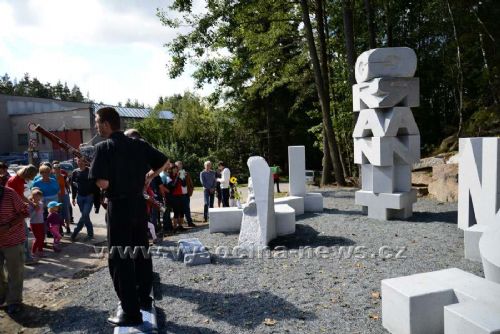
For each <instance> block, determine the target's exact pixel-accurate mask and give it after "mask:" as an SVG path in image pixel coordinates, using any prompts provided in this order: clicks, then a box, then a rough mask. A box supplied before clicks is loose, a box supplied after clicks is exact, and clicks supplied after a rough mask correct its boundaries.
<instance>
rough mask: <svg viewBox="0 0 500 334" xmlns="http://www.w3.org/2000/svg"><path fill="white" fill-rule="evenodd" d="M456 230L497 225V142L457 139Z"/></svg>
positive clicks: (499, 163)
mask: <svg viewBox="0 0 500 334" xmlns="http://www.w3.org/2000/svg"><path fill="white" fill-rule="evenodd" d="M459 150H460V158H459V159H460V160H459V162H460V163H459V171H458V181H459V187H458V227H459V228H461V229H467V228H468V227H471V226H472V225H475V224H480V225H482V224H492V223H493V222H497V223H499V224H500V138H460V140H459Z"/></svg>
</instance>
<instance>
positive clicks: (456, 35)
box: [446, 0, 464, 138]
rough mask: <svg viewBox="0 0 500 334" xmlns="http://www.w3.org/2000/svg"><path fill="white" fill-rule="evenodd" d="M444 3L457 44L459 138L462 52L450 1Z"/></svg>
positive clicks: (462, 78)
mask: <svg viewBox="0 0 500 334" xmlns="http://www.w3.org/2000/svg"><path fill="white" fill-rule="evenodd" d="M446 5H447V6H448V13H449V14H450V19H451V25H452V28H453V36H454V38H455V43H456V44H457V86H458V87H457V90H458V101H457V104H458V106H457V109H458V110H457V111H458V132H457V137H459V138H460V135H461V134H462V130H463V123H464V116H463V101H464V97H463V94H464V74H463V71H462V52H461V51H460V43H459V41H458V34H457V28H456V26H455V19H454V17H453V12H452V10H451V6H450V2H449V1H448V0H446Z"/></svg>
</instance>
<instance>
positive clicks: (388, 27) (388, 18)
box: [384, 0, 394, 48]
mask: <svg viewBox="0 0 500 334" xmlns="http://www.w3.org/2000/svg"><path fill="white" fill-rule="evenodd" d="M388 1H389V0H385V1H384V12H385V25H386V34H387V47H388V48H390V47H392V46H393V45H394V41H393V37H392V20H391V13H389V7H390V5H389V4H388Z"/></svg>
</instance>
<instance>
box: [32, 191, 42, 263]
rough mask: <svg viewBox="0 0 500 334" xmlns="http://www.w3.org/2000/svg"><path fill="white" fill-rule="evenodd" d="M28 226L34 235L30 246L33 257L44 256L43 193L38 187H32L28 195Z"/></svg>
mask: <svg viewBox="0 0 500 334" xmlns="http://www.w3.org/2000/svg"><path fill="white" fill-rule="evenodd" d="M29 200H30V203H29V210H30V228H31V232H33V235H34V236H35V242H33V246H32V247H31V253H32V254H33V256H34V257H37V258H40V257H44V254H43V244H44V243H45V224H44V223H43V193H42V191H41V190H40V189H38V188H33V190H32V191H31V196H30V197H29Z"/></svg>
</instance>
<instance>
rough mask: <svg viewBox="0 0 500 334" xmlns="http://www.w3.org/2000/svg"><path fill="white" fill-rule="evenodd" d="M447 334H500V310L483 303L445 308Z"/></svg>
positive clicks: (470, 303)
mask: <svg viewBox="0 0 500 334" xmlns="http://www.w3.org/2000/svg"><path fill="white" fill-rule="evenodd" d="M444 333H445V334H462V333H467V334H498V333H500V314H499V310H498V309H497V308H495V307H491V306H490V305H486V304H483V303H481V302H468V303H460V304H454V305H448V306H445V307H444Z"/></svg>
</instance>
